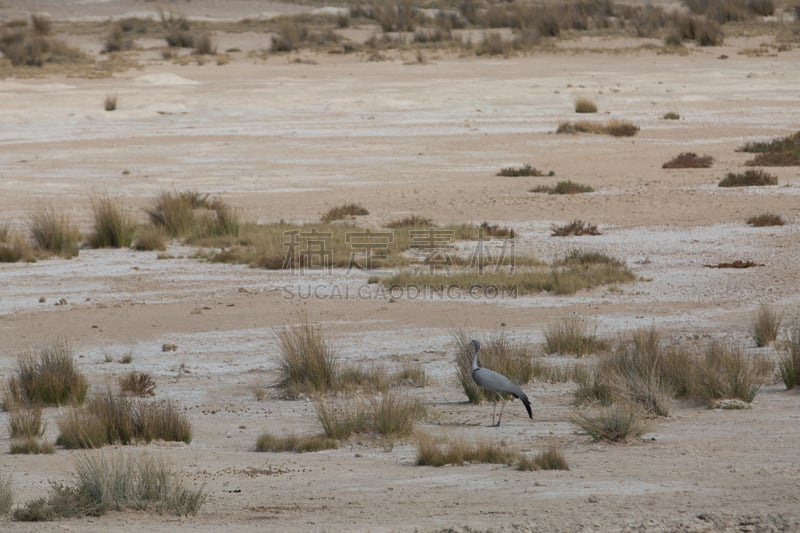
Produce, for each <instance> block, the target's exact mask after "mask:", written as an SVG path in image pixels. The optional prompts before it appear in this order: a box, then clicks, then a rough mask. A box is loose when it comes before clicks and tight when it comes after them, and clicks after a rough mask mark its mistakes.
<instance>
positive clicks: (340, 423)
mask: <svg viewBox="0 0 800 533" xmlns="http://www.w3.org/2000/svg"><path fill="white" fill-rule="evenodd" d="M317 417H318V418H319V421H320V423H321V424H322V430H323V431H324V432H325V435H327V436H328V437H329V438H331V439H336V440H345V439H348V438H350V436H351V435H353V434H354V433H368V432H369V431H370V430H371V429H372V428H373V427H374V425H373V424H374V412H373V410H372V408H371V406H370V405H369V404H368V403H367V402H365V401H363V400H359V399H356V398H351V399H350V400H349V401H347V402H346V403H345V402H339V403H334V404H328V405H326V404H325V403H323V402H322V401H318V402H317Z"/></svg>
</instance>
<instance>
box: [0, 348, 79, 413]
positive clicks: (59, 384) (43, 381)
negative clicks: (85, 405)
mask: <svg viewBox="0 0 800 533" xmlns="http://www.w3.org/2000/svg"><path fill="white" fill-rule="evenodd" d="M88 389H89V384H88V382H87V381H86V378H85V377H84V376H83V374H81V373H80V372H79V371H78V369H77V368H76V365H75V359H74V357H73V355H72V349H71V348H70V347H69V345H68V344H67V342H66V341H65V340H58V341H55V342H53V343H51V344H49V345H46V346H44V347H42V348H40V349H39V350H38V354H34V353H33V352H32V351H28V352H26V353H24V354H23V355H22V356H21V357H20V358H19V360H18V362H17V370H16V373H15V375H12V376H11V377H10V378H9V379H8V385H7V394H6V397H5V406H6V408H8V407H9V406H14V405H16V404H26V405H65V404H71V403H82V402H83V400H84V399H85V397H86V391H87V390H88Z"/></svg>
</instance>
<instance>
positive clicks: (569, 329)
mask: <svg viewBox="0 0 800 533" xmlns="http://www.w3.org/2000/svg"><path fill="white" fill-rule="evenodd" d="M608 348H609V343H608V342H607V341H604V340H602V339H600V338H598V337H597V335H596V334H595V333H594V331H589V326H588V324H587V323H586V320H585V319H583V318H582V317H579V316H576V315H570V316H567V317H564V318H562V319H560V320H558V321H554V322H551V323H550V324H549V325H548V326H547V329H546V330H545V332H544V351H545V353H548V354H554V353H560V354H573V355H577V356H578V357H582V356H584V355H589V354H593V353H599V352H603V351H605V350H608Z"/></svg>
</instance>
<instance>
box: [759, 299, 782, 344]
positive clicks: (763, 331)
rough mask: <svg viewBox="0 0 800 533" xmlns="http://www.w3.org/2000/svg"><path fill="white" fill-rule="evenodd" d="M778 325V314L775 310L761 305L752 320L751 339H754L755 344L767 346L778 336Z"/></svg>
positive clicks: (779, 325) (779, 319)
mask: <svg viewBox="0 0 800 533" xmlns="http://www.w3.org/2000/svg"><path fill="white" fill-rule="evenodd" d="M780 327H781V317H780V315H779V314H778V313H777V312H776V311H775V310H773V309H770V308H769V307H767V306H765V305H762V306H761V307H760V308H759V310H758V313H757V314H756V318H755V321H754V322H753V339H755V341H756V346H759V347H761V346H769V345H770V344H771V343H772V341H774V340H775V339H777V338H778V330H779V329H780Z"/></svg>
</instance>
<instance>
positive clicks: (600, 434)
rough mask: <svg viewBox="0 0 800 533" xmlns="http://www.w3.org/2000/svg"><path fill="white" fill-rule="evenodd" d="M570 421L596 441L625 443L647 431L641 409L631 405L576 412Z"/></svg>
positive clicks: (615, 405) (612, 405) (616, 405)
mask: <svg viewBox="0 0 800 533" xmlns="http://www.w3.org/2000/svg"><path fill="white" fill-rule="evenodd" d="M570 420H571V422H572V423H574V424H576V425H578V426H579V427H580V428H581V429H583V430H584V431H585V432H586V433H588V434H589V436H590V437H592V439H593V440H596V441H597V440H605V441H610V442H619V441H625V440H627V439H629V438H631V437H639V436H641V435H642V434H643V433H645V432H646V431H647V429H648V426H647V424H646V422H645V420H644V415H643V413H642V411H641V409H640V408H639V407H637V406H635V405H632V404H616V403H614V404H611V405H609V406H607V407H601V408H598V409H593V410H591V411H588V412H576V413H573V415H572V416H571V417H570Z"/></svg>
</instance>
